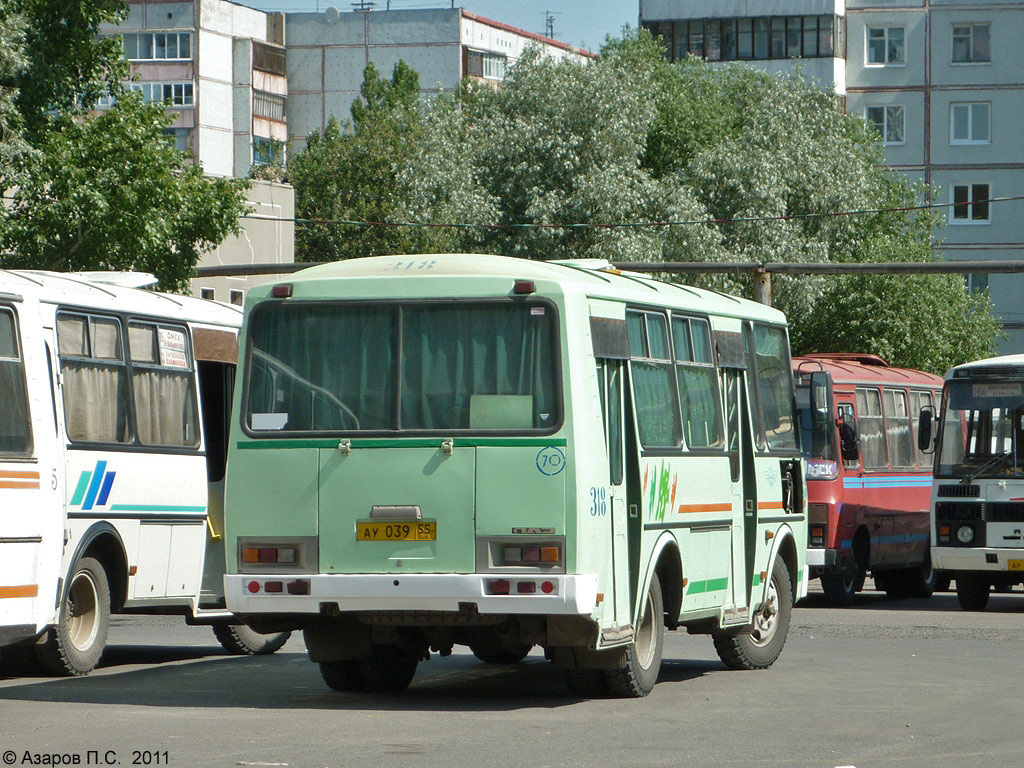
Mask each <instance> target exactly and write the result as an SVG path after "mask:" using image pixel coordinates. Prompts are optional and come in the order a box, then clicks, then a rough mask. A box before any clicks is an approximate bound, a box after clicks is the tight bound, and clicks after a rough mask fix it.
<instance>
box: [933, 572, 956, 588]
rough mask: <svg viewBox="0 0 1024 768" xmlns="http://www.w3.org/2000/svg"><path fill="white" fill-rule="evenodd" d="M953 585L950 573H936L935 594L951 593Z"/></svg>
mask: <svg viewBox="0 0 1024 768" xmlns="http://www.w3.org/2000/svg"><path fill="white" fill-rule="evenodd" d="M952 583H953V577H952V576H950V575H949V571H936V572H935V589H934V590H933V592H949V587H950V586H951V585H952Z"/></svg>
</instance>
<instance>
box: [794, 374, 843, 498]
mask: <svg viewBox="0 0 1024 768" xmlns="http://www.w3.org/2000/svg"><path fill="white" fill-rule="evenodd" d="M821 394H822V395H825V396H826V397H827V390H826V391H824V392H822V393H821ZM831 412H832V405H831V403H827V402H826V403H825V414H826V416H827V415H828V414H830V413H831ZM796 415H797V423H798V424H799V425H800V451H801V453H803V455H804V458H805V459H807V477H808V479H815V478H831V477H834V476H835V475H836V474H837V473H838V472H839V464H838V457H837V455H836V429H835V425H834V424H833V421H832V419H831V418H826V419H825V420H824V421H822V420H821V417H820V415H819V418H818V420H817V423H815V419H814V418H813V417H814V413H813V412H812V409H811V387H810V385H809V384H807V383H803V384H798V385H797V387H796Z"/></svg>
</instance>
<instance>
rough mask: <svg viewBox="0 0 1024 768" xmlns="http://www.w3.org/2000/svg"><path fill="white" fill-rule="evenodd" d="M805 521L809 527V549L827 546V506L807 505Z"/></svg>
mask: <svg viewBox="0 0 1024 768" xmlns="http://www.w3.org/2000/svg"><path fill="white" fill-rule="evenodd" d="M807 519H808V522H809V523H810V525H809V526H808V530H807V544H808V546H811V547H824V546H827V544H828V504H808V505H807Z"/></svg>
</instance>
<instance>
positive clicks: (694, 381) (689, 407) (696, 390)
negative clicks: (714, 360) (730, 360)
mask: <svg viewBox="0 0 1024 768" xmlns="http://www.w3.org/2000/svg"><path fill="white" fill-rule="evenodd" d="M676 375H677V376H678V379H679V404H680V408H681V410H682V417H683V437H684V439H685V440H686V445H687V446H689V447H690V448H708V447H710V446H712V445H717V444H718V442H719V439H720V435H719V427H718V423H719V420H718V412H717V409H716V404H717V402H718V401H717V398H716V397H715V371H714V369H713V368H699V367H697V366H689V365H680V366H678V367H677V368H676Z"/></svg>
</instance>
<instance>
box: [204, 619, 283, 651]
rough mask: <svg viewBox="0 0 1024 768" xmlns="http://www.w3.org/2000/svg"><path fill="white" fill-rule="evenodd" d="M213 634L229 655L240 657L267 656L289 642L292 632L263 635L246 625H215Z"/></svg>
mask: <svg viewBox="0 0 1024 768" xmlns="http://www.w3.org/2000/svg"><path fill="white" fill-rule="evenodd" d="M213 634H214V635H215V636H216V638H217V641H218V642H219V643H220V644H221V645H222V646H224V650H226V651H227V652H228V653H234V654H236V655H238V656H265V655H267V654H271V653H273V652H274V651H277V650H279V649H280V648H281V646H283V645H284V644H285V643H287V642H288V638H289V637H291V636H292V633H291V632H275V633H273V634H270V635H261V634H260V633H259V632H257V631H256V630H254V629H251V628H249V627H247V626H245V625H244V624H214V625H213Z"/></svg>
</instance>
